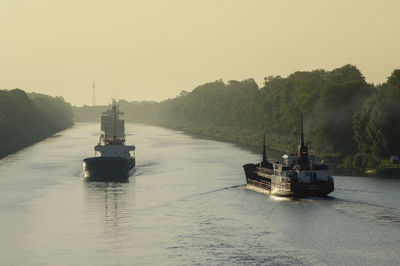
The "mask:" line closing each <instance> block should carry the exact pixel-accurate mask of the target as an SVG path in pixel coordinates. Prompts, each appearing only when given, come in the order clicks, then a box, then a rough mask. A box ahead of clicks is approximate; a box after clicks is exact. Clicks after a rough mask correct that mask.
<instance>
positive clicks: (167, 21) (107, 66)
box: [0, 0, 400, 105]
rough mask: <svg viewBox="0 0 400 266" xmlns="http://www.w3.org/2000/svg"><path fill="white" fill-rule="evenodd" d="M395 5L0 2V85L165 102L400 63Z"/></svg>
mask: <svg viewBox="0 0 400 266" xmlns="http://www.w3.org/2000/svg"><path fill="white" fill-rule="evenodd" d="M399 10H400V1H397V0H391V1H389V0H380V1H375V0H372V1H365V0H363V1H348V0H346V1H344V0H335V1H333V0H304V1H297V0H296V1H295V0H292V1H289V0H276V1H272V0H263V1H262V0H251V1H243V0H147V1H135V0H130V1H128V0H116V1H104V0H84V1H82V0H79V1H78V0H68V1H58V0H2V1H1V2H0V36H1V38H0V89H13V88H21V89H23V90H26V91H35V92H41V93H45V94H49V95H61V96H64V98H65V99H66V100H67V101H69V102H71V103H72V104H74V105H83V104H88V105H90V104H91V102H92V89H91V85H92V82H93V81H95V82H96V103H97V104H106V103H108V102H110V99H111V98H112V97H116V98H119V99H126V100H128V101H134V100H163V99H167V98H170V97H174V96H175V95H177V94H178V93H179V92H180V91H181V90H188V91H190V90H192V89H194V88H195V87H196V86H198V85H200V84H202V83H205V82H209V81H214V80H217V79H223V80H225V81H228V80H232V79H234V80H242V79H247V78H254V79H255V80H256V81H257V83H258V84H259V85H262V83H263V79H264V77H266V76H269V75H282V76H286V75H288V74H290V73H293V72H295V71H299V70H313V69H320V68H322V69H326V70H331V69H333V68H337V67H341V66H343V65H345V64H348V63H350V64H354V65H356V66H357V67H358V68H359V69H360V70H361V72H362V73H363V74H364V75H365V77H366V78H367V81H369V82H373V83H381V82H384V81H385V80H386V78H387V77H388V76H389V75H390V73H391V72H392V71H393V69H395V68H399V67H400V50H399V47H400V35H399V32H400V16H399Z"/></svg>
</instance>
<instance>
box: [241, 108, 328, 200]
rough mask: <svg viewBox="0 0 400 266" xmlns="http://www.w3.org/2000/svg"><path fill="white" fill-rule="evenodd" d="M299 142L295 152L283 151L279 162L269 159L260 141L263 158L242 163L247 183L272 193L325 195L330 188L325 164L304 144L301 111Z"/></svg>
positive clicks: (298, 195) (295, 195)
mask: <svg viewBox="0 0 400 266" xmlns="http://www.w3.org/2000/svg"><path fill="white" fill-rule="evenodd" d="M300 132H301V133H300V144H299V145H298V148H297V155H287V154H285V155H283V156H282V158H283V163H282V164H281V163H279V162H276V163H271V162H269V161H268V160H267V154H266V151H265V133H264V141H263V159H262V161H261V162H260V163H258V164H252V163H249V164H245V165H243V168H244V172H245V174H246V181H247V184H248V185H249V186H254V187H257V188H261V189H263V190H267V191H268V192H270V194H271V195H274V196H284V197H285V196H287V197H307V196H319V197H320V196H326V195H328V194H329V193H331V192H332V191H333V190H334V182H333V178H332V177H331V176H330V175H329V166H328V165H327V164H326V163H325V162H324V161H319V160H318V158H317V157H316V156H314V155H309V154H308V147H307V146H306V145H305V144H304V134H303V115H301V117H300Z"/></svg>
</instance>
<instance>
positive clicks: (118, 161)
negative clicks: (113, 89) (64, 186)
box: [83, 99, 135, 181]
mask: <svg viewBox="0 0 400 266" xmlns="http://www.w3.org/2000/svg"><path fill="white" fill-rule="evenodd" d="M121 115H123V113H122V112H120V111H119V106H118V105H117V103H116V100H115V99H113V100H112V105H111V109H109V110H107V111H106V112H103V113H102V116H101V135H100V140H99V143H98V144H97V145H96V146H95V147H94V150H95V157H91V158H86V159H84V160H83V173H84V176H85V178H86V179H88V180H94V181H123V180H127V179H128V178H129V176H130V175H131V174H132V172H133V169H134V167H135V154H134V152H135V146H134V145H125V121H124V120H122V119H119V117H120V116H121ZM97 152H99V153H100V156H96V155H97Z"/></svg>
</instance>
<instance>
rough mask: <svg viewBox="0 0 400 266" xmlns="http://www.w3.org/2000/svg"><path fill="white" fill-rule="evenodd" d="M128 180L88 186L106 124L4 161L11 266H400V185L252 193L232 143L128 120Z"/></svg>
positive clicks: (3, 253) (1, 256)
mask: <svg viewBox="0 0 400 266" xmlns="http://www.w3.org/2000/svg"><path fill="white" fill-rule="evenodd" d="M126 131H127V132H129V133H130V134H128V135H127V140H128V143H132V142H134V143H135V145H136V148H137V151H136V158H137V159H136V160H137V167H136V170H135V172H134V174H133V176H131V178H130V179H129V182H126V183H96V182H85V181H84V180H83V174H82V159H83V158H85V157H89V156H93V154H94V152H93V146H94V145H95V144H96V143H97V142H98V137H99V125H98V124H96V123H80V124H76V125H75V126H74V127H73V128H71V129H68V130H65V131H63V132H60V133H59V134H56V135H55V136H53V137H51V138H48V139H46V140H44V141H42V142H39V143H37V144H35V145H33V146H31V147H28V148H26V149H24V150H21V151H19V152H17V153H15V154H12V155H10V156H8V157H6V158H4V159H2V160H0V265H400V255H399V254H400V179H388V178H368V177H349V176H335V184H336V190H335V192H334V193H332V194H331V195H330V197H328V198H307V199H297V200H293V199H287V198H276V197H270V196H269V195H267V194H264V193H262V192H259V191H254V190H251V189H249V188H247V187H246V185H245V183H246V182H245V177H244V173H243V169H242V167H241V166H242V165H243V164H245V163H247V162H255V161H258V160H259V159H260V155H259V154H254V153H252V152H250V151H248V150H245V149H243V148H241V147H238V146H235V145H233V144H229V143H224V142H217V141H213V140H207V139H198V138H194V137H191V136H188V135H186V134H184V133H183V132H180V131H174V130H169V129H164V128H160V127H154V126H148V125H141V124H127V129H126Z"/></svg>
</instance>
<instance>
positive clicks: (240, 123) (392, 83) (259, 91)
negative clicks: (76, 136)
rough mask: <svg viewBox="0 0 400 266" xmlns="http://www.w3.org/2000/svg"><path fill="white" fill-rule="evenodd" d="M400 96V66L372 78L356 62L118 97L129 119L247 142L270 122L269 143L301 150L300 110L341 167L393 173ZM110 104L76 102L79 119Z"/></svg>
mask: <svg viewBox="0 0 400 266" xmlns="http://www.w3.org/2000/svg"><path fill="white" fill-rule="evenodd" d="M399 103H400V70H394V71H393V72H392V73H391V75H390V76H389V77H388V79H387V81H386V82H385V83H383V84H379V85H374V84H371V83H368V82H366V80H365V77H364V76H363V75H362V73H361V72H360V71H359V70H358V69H357V67H356V66H353V65H345V66H343V67H340V68H337V69H333V70H332V71H325V70H322V69H318V70H314V71H297V72H294V73H292V74H290V75H289V76H287V77H281V76H268V77H266V78H265V79H264V84H263V86H262V87H259V86H258V85H257V84H256V82H255V81H254V80H253V79H247V80H243V81H234V80H231V81H228V82H226V83H225V82H223V81H222V80H217V81H214V82H209V83H206V84H203V85H200V86H198V87H196V88H195V89H194V90H193V91H191V92H187V91H184V90H183V91H181V92H180V94H179V95H178V96H176V97H175V98H170V99H167V100H164V101H161V102H149V101H147V102H146V101H143V102H127V101H125V100H120V101H119V104H120V106H121V110H122V111H123V112H125V119H126V121H127V122H139V123H147V124H154V125H159V126H164V127H168V128H174V129H179V130H182V131H186V132H190V133H193V134H198V135H202V136H206V137H207V136H208V137H213V138H217V139H221V140H225V141H229V142H233V143H238V144H244V145H249V146H261V145H262V135H263V132H264V130H265V132H266V135H267V136H268V141H267V142H268V143H269V145H268V146H269V148H270V149H273V150H277V151H282V152H286V153H294V152H295V149H296V146H297V144H298V138H299V137H298V136H299V132H298V131H299V114H300V113H302V114H303V115H304V123H305V124H304V130H305V138H306V143H307V144H308V145H309V148H311V150H312V151H313V153H314V154H316V155H318V156H319V157H321V158H324V159H325V160H326V161H328V162H329V163H330V164H333V165H336V168H337V169H338V171H344V172H347V173H353V174H356V175H358V174H362V175H381V174H382V173H384V174H383V175H386V174H385V172H388V173H389V175H394V176H400V165H398V164H388V163H387V162H388V159H389V158H390V156H392V155H399V154H400V104H399ZM105 109H106V106H95V107H89V106H82V107H73V111H74V115H75V118H74V119H75V121H76V122H85V121H87V122H88V121H98V120H99V117H100V113H101V112H102V111H104V110H105ZM389 168H390V169H391V170H390V171H387V169H389ZM393 169H394V170H393Z"/></svg>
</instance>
